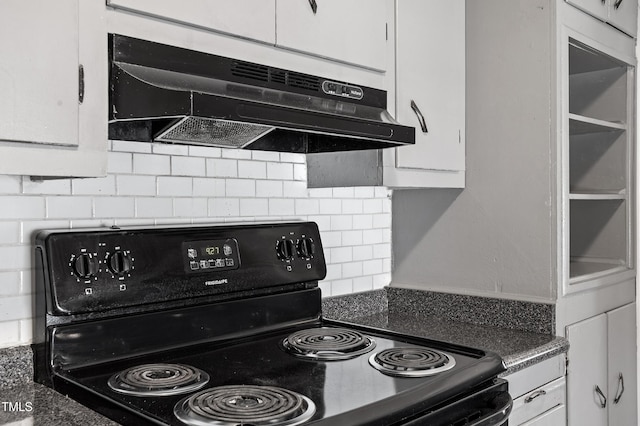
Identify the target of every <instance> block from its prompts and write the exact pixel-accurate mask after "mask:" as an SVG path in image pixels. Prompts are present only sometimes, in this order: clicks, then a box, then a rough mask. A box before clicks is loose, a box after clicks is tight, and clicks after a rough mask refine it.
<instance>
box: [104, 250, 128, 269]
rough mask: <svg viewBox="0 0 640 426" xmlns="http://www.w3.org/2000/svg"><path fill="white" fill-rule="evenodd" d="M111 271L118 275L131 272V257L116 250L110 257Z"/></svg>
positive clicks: (124, 252)
mask: <svg viewBox="0 0 640 426" xmlns="http://www.w3.org/2000/svg"><path fill="white" fill-rule="evenodd" d="M109 269H110V270H111V272H113V273H114V274H116V275H124V274H126V273H127V272H129V271H130V270H131V257H130V256H129V253H127V252H126V251H123V250H116V251H115V252H113V254H112V255H111V256H109Z"/></svg>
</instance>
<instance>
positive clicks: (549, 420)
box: [509, 405, 567, 426]
mask: <svg viewBox="0 0 640 426" xmlns="http://www.w3.org/2000/svg"><path fill="white" fill-rule="evenodd" d="M509 424H511V423H509ZM565 424H567V410H566V407H565V406H564V405H558V406H556V407H555V408H552V409H551V410H549V411H545V412H544V413H542V414H540V415H539V416H536V417H535V418H533V419H531V420H529V421H528V422H525V423H522V426H562V425H565Z"/></svg>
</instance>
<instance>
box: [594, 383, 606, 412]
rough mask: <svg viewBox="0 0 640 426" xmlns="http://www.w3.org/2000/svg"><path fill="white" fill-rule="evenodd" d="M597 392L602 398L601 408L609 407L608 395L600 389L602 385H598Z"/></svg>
mask: <svg viewBox="0 0 640 426" xmlns="http://www.w3.org/2000/svg"><path fill="white" fill-rule="evenodd" d="M595 392H596V395H598V398H600V408H607V397H606V396H604V394H603V393H602V391H601V390H600V386H598V385H596V388H595Z"/></svg>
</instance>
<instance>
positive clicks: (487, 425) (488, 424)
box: [468, 392, 513, 426]
mask: <svg viewBox="0 0 640 426" xmlns="http://www.w3.org/2000/svg"><path fill="white" fill-rule="evenodd" d="M494 403H495V404H496V407H497V408H496V409H495V410H493V411H492V412H491V413H489V414H487V415H486V416H484V417H482V418H480V419H477V420H475V421H474V422H473V423H469V424H468V426H499V425H503V424H505V423H506V422H507V420H509V414H511V409H512V408H513V399H511V395H509V394H508V393H507V392H505V393H502V394H500V395H498V396H497V397H496V398H495V399H494Z"/></svg>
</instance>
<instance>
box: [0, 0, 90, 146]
mask: <svg viewBox="0 0 640 426" xmlns="http://www.w3.org/2000/svg"><path fill="white" fill-rule="evenodd" d="M77 29H78V0H59V1H55V2H52V1H46V2H38V1H24V0H5V1H3V2H2V3H1V4H0V117H2V118H1V119H0V140H2V141H19V142H36V143H44V144H58V145H70V146H74V145H78V72H79V71H78V64H79V62H78V31H77Z"/></svg>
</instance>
